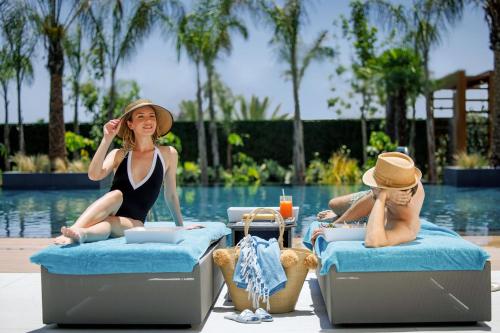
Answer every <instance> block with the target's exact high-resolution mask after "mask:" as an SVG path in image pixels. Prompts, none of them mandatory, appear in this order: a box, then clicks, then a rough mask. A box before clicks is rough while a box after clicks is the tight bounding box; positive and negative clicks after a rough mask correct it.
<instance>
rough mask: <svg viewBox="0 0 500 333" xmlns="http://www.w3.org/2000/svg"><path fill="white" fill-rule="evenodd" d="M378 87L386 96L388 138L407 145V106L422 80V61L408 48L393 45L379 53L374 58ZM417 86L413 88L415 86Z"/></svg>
mask: <svg viewBox="0 0 500 333" xmlns="http://www.w3.org/2000/svg"><path fill="white" fill-rule="evenodd" d="M377 67H378V72H379V73H378V74H379V76H380V78H381V80H380V81H381V83H382V84H379V86H381V87H383V89H384V98H385V99H386V117H385V118H386V133H387V134H388V135H389V136H390V138H391V141H396V140H397V141H398V144H399V145H403V146H406V145H408V139H409V137H408V122H407V116H406V115H407V105H408V101H409V100H410V98H412V97H413V96H414V95H415V93H414V92H415V91H416V90H417V89H418V87H419V82H420V80H421V76H422V73H421V64H420V59H419V57H418V54H416V53H415V52H414V51H413V50H412V49H409V48H394V49H389V50H387V51H385V52H384V53H382V55H380V57H379V58H378V59H377ZM415 87H416V88H415Z"/></svg>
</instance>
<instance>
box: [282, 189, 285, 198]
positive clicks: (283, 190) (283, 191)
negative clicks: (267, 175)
mask: <svg viewBox="0 0 500 333" xmlns="http://www.w3.org/2000/svg"><path fill="white" fill-rule="evenodd" d="M281 192H282V193H283V196H285V189H284V188H282V189H281Z"/></svg>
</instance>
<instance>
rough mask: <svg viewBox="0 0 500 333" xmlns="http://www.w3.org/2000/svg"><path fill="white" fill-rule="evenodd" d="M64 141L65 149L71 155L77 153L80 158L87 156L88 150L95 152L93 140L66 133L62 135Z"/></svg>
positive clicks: (69, 132)
mask: <svg viewBox="0 0 500 333" xmlns="http://www.w3.org/2000/svg"><path fill="white" fill-rule="evenodd" d="M64 140H65V141H66V149H67V150H68V151H69V152H71V153H75V152H76V153H78V154H79V155H80V156H85V157H88V156H89V150H95V149H96V144H95V142H94V141H93V140H91V139H88V138H86V137H83V136H81V135H78V134H76V133H73V132H71V131H67V132H66V133H64Z"/></svg>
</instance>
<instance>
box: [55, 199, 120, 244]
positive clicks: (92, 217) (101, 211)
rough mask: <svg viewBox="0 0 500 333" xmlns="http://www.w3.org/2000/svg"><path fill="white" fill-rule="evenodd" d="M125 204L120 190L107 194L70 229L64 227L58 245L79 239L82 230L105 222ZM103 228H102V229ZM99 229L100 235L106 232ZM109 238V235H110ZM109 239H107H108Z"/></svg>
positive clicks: (90, 207) (57, 240)
mask: <svg viewBox="0 0 500 333" xmlns="http://www.w3.org/2000/svg"><path fill="white" fill-rule="evenodd" d="M122 203H123V194H122V192H121V191H119V190H114V191H110V192H108V193H106V194H105V195H103V196H102V197H100V198H99V199H97V200H96V201H94V202H93V203H92V204H91V205H90V206H89V207H88V208H87V209H86V210H85V211H84V212H83V214H82V215H80V217H79V218H78V219H77V220H76V222H75V223H74V224H73V225H72V226H71V227H70V228H67V227H62V228H61V233H62V234H63V235H62V236H59V237H57V238H56V239H55V243H57V244H68V243H71V242H72V241H74V240H76V239H78V238H79V236H78V234H79V233H80V230H81V229H82V228H89V227H92V226H93V225H95V224H97V223H99V222H101V221H104V220H105V219H107V218H108V217H109V216H111V215H114V214H115V213H116V212H117V211H118V209H119V208H120V206H121V205H122ZM100 228H102V226H101V227H100ZM100 228H98V229H97V230H99V231H98V233H100V232H104V230H100ZM108 236H109V234H108ZM106 238H107V237H106Z"/></svg>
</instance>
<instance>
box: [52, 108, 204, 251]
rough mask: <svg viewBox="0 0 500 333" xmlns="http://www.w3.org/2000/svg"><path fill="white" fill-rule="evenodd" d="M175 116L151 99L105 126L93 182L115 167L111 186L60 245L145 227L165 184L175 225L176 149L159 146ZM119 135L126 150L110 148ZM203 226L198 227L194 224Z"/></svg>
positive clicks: (177, 208) (93, 164)
mask: <svg viewBox="0 0 500 333" xmlns="http://www.w3.org/2000/svg"><path fill="white" fill-rule="evenodd" d="M172 123H173V118H172V114H171V113H170V112H169V111H168V110H166V109H165V108H163V107H161V106H159V105H156V104H153V103H152V102H150V101H149V100H144V99H140V100H138V101H135V102H133V103H131V104H129V105H128V106H127V107H126V108H125V110H124V113H123V115H122V116H121V117H120V119H113V120H110V121H109V122H108V123H106V125H104V136H103V138H102V141H101V144H100V145H99V148H98V149H97V151H96V153H95V155H94V157H93V158H92V161H91V163H90V166H89V171H88V175H89V178H90V179H92V180H96V181H97V180H101V179H103V178H105V177H106V176H107V175H109V174H110V173H111V171H114V173H115V174H114V178H113V185H112V186H111V190H110V191H109V192H108V193H106V194H105V195H104V196H102V197H101V198H99V199H98V200H97V201H95V202H94V203H93V204H92V205H90V206H89V207H88V208H87V209H86V210H85V211H84V212H83V214H82V215H81V216H80V217H79V218H78V219H77V220H76V222H75V224H74V225H73V226H71V227H70V228H67V227H62V228H61V233H62V236H60V237H58V238H56V243H58V244H68V243H71V242H80V243H83V242H94V241H98V240H103V239H106V238H108V237H110V236H111V237H120V236H123V231H124V230H125V229H129V228H132V227H139V226H143V225H144V220H145V218H146V215H147V213H148V212H149V210H150V209H151V207H152V206H153V204H154V203H155V201H156V198H157V197H158V195H159V193H160V188H161V185H162V183H164V195H165V200H166V202H167V205H168V207H169V209H170V212H171V213H172V216H173V218H174V221H175V223H176V225H179V226H182V225H183V222H182V215H181V210H180V206H179V198H178V196H177V191H176V179H175V177H176V169H177V151H176V150H175V149H174V148H173V147H167V146H160V147H158V146H156V145H155V143H156V140H157V139H158V138H159V137H161V136H163V135H165V134H167V133H168V132H169V131H170V129H171V127H172ZM116 135H118V136H119V137H120V138H122V139H123V148H121V149H113V150H112V151H111V152H109V153H108V154H107V155H106V152H107V150H108V148H109V146H110V145H111V142H112V141H113V138H114V137H115V136H116ZM193 227H198V226H192V227H190V228H193Z"/></svg>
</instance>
